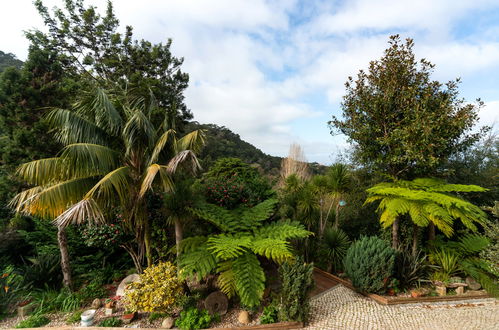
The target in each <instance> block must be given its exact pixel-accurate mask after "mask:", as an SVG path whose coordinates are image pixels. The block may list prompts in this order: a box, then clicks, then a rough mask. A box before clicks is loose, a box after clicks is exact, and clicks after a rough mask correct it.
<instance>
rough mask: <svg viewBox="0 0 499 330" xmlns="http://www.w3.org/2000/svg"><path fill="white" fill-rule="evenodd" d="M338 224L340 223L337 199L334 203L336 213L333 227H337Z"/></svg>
mask: <svg viewBox="0 0 499 330" xmlns="http://www.w3.org/2000/svg"><path fill="white" fill-rule="evenodd" d="M339 224H340V201H339V200H338V201H337V203H336V214H335V215H334V228H336V229H338V225H339Z"/></svg>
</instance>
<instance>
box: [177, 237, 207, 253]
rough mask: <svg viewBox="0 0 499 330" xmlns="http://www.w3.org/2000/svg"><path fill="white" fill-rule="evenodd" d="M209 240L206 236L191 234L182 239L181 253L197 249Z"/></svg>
mask: <svg viewBox="0 0 499 330" xmlns="http://www.w3.org/2000/svg"><path fill="white" fill-rule="evenodd" d="M206 241H208V238H207V237H206V236H191V237H187V238H184V239H183V240H181V241H180V244H179V246H180V251H179V252H180V253H188V252H192V251H194V250H196V249H197V248H198V247H200V246H201V245H203V244H205V243H206Z"/></svg>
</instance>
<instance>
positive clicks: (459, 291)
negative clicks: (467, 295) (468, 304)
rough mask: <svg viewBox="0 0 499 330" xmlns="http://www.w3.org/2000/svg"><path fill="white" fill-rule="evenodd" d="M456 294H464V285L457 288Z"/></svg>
mask: <svg viewBox="0 0 499 330" xmlns="http://www.w3.org/2000/svg"><path fill="white" fill-rule="evenodd" d="M456 294H457V295H458V296H459V295H462V294H464V286H458V287H457V288H456Z"/></svg>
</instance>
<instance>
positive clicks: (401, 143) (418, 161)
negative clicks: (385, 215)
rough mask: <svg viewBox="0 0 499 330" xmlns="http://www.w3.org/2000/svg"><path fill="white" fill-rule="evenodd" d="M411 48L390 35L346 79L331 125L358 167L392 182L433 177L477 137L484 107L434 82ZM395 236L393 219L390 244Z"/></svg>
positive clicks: (428, 68) (452, 85)
mask: <svg viewBox="0 0 499 330" xmlns="http://www.w3.org/2000/svg"><path fill="white" fill-rule="evenodd" d="M413 46H414V43H413V40H412V39H406V40H405V42H403V41H402V40H401V39H400V37H399V36H398V35H394V36H391V37H390V40H389V48H388V49H386V50H385V52H384V56H383V57H382V58H381V59H379V60H375V61H372V62H371V63H370V65H369V69H368V71H367V72H366V71H363V70H361V71H360V72H359V73H358V75H357V79H356V80H355V81H354V79H353V78H352V77H349V78H348V81H347V82H346V84H345V87H346V95H345V96H344V97H343V102H342V104H341V108H342V110H343V118H341V119H340V118H337V117H335V116H333V118H332V120H331V121H330V122H329V125H330V127H331V129H332V132H333V133H336V132H340V133H343V134H345V135H346V136H347V137H348V139H349V141H350V142H351V143H352V144H353V147H354V150H355V158H356V159H357V160H358V161H359V162H360V163H362V164H363V165H365V166H368V167H371V168H373V169H374V170H377V171H380V172H383V173H385V174H388V175H389V176H391V177H392V178H393V179H413V178H415V177H418V176H431V175H434V174H435V171H436V169H437V168H438V167H439V165H441V164H442V163H443V162H445V161H446V160H447V159H448V158H449V157H450V156H451V155H453V154H455V153H456V152H459V151H461V150H464V149H466V148H467V147H469V146H470V145H471V144H473V143H474V142H475V141H476V140H477V139H478V138H479V137H480V135H481V132H479V133H474V134H472V133H470V130H471V129H472V127H473V126H474V125H475V124H476V122H477V119H478V111H479V110H480V108H481V107H482V104H483V103H482V102H481V101H480V100H477V103H476V104H469V103H466V102H465V101H464V100H463V99H461V98H459V93H458V84H459V79H456V80H454V81H449V82H447V83H445V84H443V83H441V82H438V81H435V80H432V79H431V74H432V72H433V69H434V65H433V64H431V63H430V62H429V61H427V60H425V59H421V60H419V61H418V60H416V58H415V55H414V52H413ZM483 130H487V128H482V131H483ZM397 233H398V221H397V220H396V221H395V222H394V223H393V241H394V245H397V242H398V234H397Z"/></svg>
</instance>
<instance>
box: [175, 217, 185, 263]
mask: <svg viewBox="0 0 499 330" xmlns="http://www.w3.org/2000/svg"><path fill="white" fill-rule="evenodd" d="M183 236H184V233H183V228H182V223H181V222H180V219H175V246H176V247H177V259H178V257H179V255H180V242H182V239H183Z"/></svg>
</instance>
